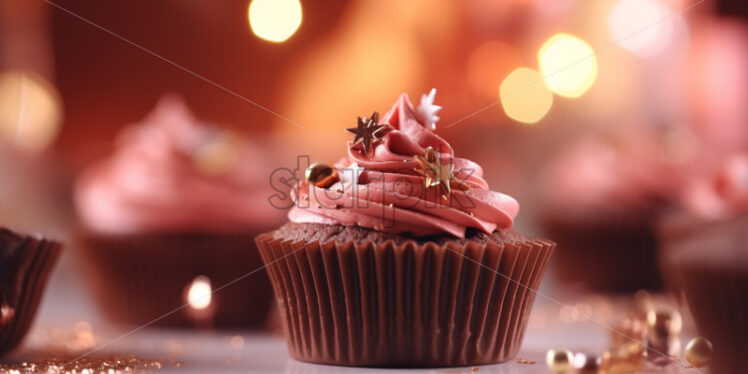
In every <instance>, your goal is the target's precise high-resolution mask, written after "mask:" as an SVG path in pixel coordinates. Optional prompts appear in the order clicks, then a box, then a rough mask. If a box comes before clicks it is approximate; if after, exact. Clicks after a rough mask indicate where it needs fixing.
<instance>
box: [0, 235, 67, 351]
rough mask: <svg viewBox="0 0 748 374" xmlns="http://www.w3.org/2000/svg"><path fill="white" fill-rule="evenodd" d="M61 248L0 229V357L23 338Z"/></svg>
mask: <svg viewBox="0 0 748 374" xmlns="http://www.w3.org/2000/svg"><path fill="white" fill-rule="evenodd" d="M61 248H62V245H61V244H60V243H58V242H56V241H50V240H46V239H42V238H39V237H36V236H29V235H22V234H18V233H15V232H13V231H11V230H8V229H6V228H0V355H3V354H5V353H7V352H9V351H11V350H13V348H15V347H16V346H18V344H19V343H20V342H21V340H22V339H23V337H24V336H25V335H26V332H27V331H28V329H29V326H31V322H32V321H33V320H34V316H35V315H36V309H37V307H38V306H39V300H41V297H42V294H43V292H44V287H45V286H46V284H47V278H48V277H49V274H50V273H51V272H52V268H53V267H54V264H55V262H56V261H57V258H58V257H59V255H60V251H61Z"/></svg>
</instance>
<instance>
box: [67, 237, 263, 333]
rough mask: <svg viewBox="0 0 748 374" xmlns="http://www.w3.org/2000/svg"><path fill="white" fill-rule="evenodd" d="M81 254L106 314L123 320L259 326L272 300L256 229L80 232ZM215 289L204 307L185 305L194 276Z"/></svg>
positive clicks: (193, 325)
mask: <svg viewBox="0 0 748 374" xmlns="http://www.w3.org/2000/svg"><path fill="white" fill-rule="evenodd" d="M80 241H81V245H80V247H81V250H82V252H83V259H84V260H85V262H86V265H87V266H86V267H85V268H87V269H88V273H89V276H90V279H91V281H90V283H91V284H92V286H93V287H94V292H95V294H96V296H97V299H98V301H99V304H100V306H101V308H102V310H103V312H104V314H105V315H106V316H107V317H109V318H110V319H111V320H112V321H114V322H118V323H121V324H127V325H143V324H149V325H154V326H171V327H195V326H197V327H219V328H250V329H255V328H260V327H262V326H264V323H265V320H266V317H267V314H268V311H269V310H270V307H271V305H272V290H271V288H270V283H269V282H268V279H267V277H266V276H264V275H263V274H252V275H250V276H246V277H244V278H241V279H239V278H240V277H242V276H245V275H247V274H248V273H250V272H252V271H255V270H256V269H258V268H260V267H261V266H262V260H261V259H260V255H259V253H258V252H257V250H256V247H255V244H254V240H253V235H249V234H246V235H244V234H242V235H229V234H225V235H224V234H161V235H156V234H154V235H128V236H102V235H92V234H82V235H80ZM198 276H203V277H205V278H207V279H208V280H209V282H210V285H211V287H212V289H213V290H215V289H217V288H218V287H221V286H223V285H226V284H229V283H230V282H233V283H231V284H230V285H227V286H226V287H224V288H222V289H220V290H218V291H216V292H214V293H213V294H212V295H211V302H210V305H209V306H208V307H207V308H205V309H198V308H193V307H192V306H189V305H187V306H185V305H186V304H188V299H187V296H186V295H187V290H188V288H189V287H190V285H191V284H192V283H193V281H194V280H195V279H196V278H197V277H198Z"/></svg>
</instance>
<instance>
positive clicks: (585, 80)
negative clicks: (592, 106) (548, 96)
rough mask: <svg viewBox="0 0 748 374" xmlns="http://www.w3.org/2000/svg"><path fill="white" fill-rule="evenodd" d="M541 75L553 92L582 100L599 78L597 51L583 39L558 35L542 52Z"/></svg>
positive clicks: (547, 42)
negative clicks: (581, 97) (582, 96)
mask: <svg viewBox="0 0 748 374" xmlns="http://www.w3.org/2000/svg"><path fill="white" fill-rule="evenodd" d="M538 61H539V64H540V72H541V73H542V74H543V76H544V77H545V83H546V84H547V85H548V88H550V89H551V91H553V92H555V93H557V94H559V95H561V96H566V97H579V96H581V95H582V94H583V93H585V92H586V91H587V90H588V89H589V88H590V86H592V83H594V82H595V78H597V57H595V51H593V50H592V47H590V45H589V44H587V43H586V42H584V41H583V40H582V39H579V38H577V37H576V36H573V35H569V34H556V35H554V36H553V37H551V38H550V39H548V41H546V42H545V44H543V46H542V47H541V48H540V51H538Z"/></svg>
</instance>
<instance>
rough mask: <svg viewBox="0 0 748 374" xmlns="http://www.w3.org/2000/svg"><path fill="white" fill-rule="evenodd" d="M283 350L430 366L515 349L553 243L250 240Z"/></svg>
mask: <svg viewBox="0 0 748 374" xmlns="http://www.w3.org/2000/svg"><path fill="white" fill-rule="evenodd" d="M257 243H258V248H259V250H260V253H261V254H262V258H263V261H264V262H265V264H266V265H267V267H266V269H267V271H268V274H269V276H270V280H271V283H272V284H273V289H274V292H275V295H276V300H277V302H278V305H279V309H280V312H281V319H282V322H283V327H284V332H285V335H286V338H287V342H288V348H289V350H290V353H291V355H292V356H293V357H294V358H296V359H298V360H301V361H308V362H314V363H324V364H339V365H356V366H390V367H437V366H461V365H476V364H490V363H497V362H502V361H506V360H508V359H510V358H512V357H514V356H515V355H516V354H517V352H518V350H519V348H520V345H521V342H522V338H523V335H524V330H525V327H526V324H527V318H528V316H529V312H530V308H531V306H532V302H533V300H534V297H535V290H537V287H538V285H539V283H540V280H541V278H542V275H543V273H544V272H545V269H546V267H547V265H548V262H549V260H550V257H551V253H552V252H553V249H554V247H555V245H554V244H553V243H551V242H548V241H542V240H534V241H528V242H526V243H522V244H516V245H515V244H505V245H503V246H500V245H496V244H493V243H477V242H468V243H467V244H465V245H458V244H456V243H454V242H452V243H447V244H444V245H442V246H439V245H437V244H435V243H426V244H418V243H416V242H414V241H408V242H405V243H402V244H395V243H394V242H393V241H388V242H384V243H381V244H372V243H363V244H354V243H350V242H345V243H336V242H326V243H320V242H291V241H284V240H281V239H276V238H274V237H273V236H271V235H270V234H265V235H261V236H259V237H258V238H257Z"/></svg>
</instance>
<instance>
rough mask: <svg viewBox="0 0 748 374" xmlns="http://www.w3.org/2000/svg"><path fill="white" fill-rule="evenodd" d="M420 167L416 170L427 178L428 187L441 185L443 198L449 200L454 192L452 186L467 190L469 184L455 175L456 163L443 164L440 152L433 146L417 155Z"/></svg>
mask: <svg viewBox="0 0 748 374" xmlns="http://www.w3.org/2000/svg"><path fill="white" fill-rule="evenodd" d="M415 159H416V163H418V168H417V169H416V172H418V173H419V174H421V175H423V176H424V177H425V178H426V181H425V182H426V183H425V185H426V188H431V187H440V186H441V195H442V199H444V200H447V198H449V195H450V194H451V193H452V188H453V187H454V188H457V189H460V190H466V189H467V185H466V184H464V183H463V181H461V180H460V179H458V178H457V177H456V176H455V175H454V164H452V163H451V162H450V163H448V164H442V163H441V162H440V161H439V152H437V151H436V150H435V149H434V148H433V147H428V148H426V151H425V152H424V155H423V156H421V155H417V156H415Z"/></svg>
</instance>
